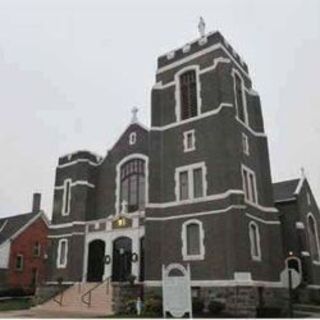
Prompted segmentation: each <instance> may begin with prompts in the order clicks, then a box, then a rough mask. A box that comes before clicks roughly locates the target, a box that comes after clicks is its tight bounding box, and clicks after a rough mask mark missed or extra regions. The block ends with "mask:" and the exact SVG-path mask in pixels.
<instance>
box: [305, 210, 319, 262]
mask: <svg viewBox="0 0 320 320" xmlns="http://www.w3.org/2000/svg"><path fill="white" fill-rule="evenodd" d="M309 218H311V219H312V220H313V222H314V227H315V233H316V234H315V237H316V246H317V248H316V250H317V251H318V258H319V260H313V261H312V262H313V264H320V244H319V230H318V222H317V220H316V219H315V217H314V215H313V214H312V212H309V213H308V214H307V224H308V229H307V232H308V240H309V247H310V248H311V241H310V237H311V235H310V223H309ZM310 252H311V250H310Z"/></svg>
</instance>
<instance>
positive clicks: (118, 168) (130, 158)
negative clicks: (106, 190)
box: [115, 153, 149, 214]
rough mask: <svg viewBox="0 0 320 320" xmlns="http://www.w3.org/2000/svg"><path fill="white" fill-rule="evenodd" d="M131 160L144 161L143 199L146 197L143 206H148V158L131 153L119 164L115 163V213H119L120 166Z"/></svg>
mask: <svg viewBox="0 0 320 320" xmlns="http://www.w3.org/2000/svg"><path fill="white" fill-rule="evenodd" d="M132 159H142V160H144V161H145V182H146V184H145V197H146V202H145V206H147V205H148V203H149V157H148V156H146V155H144V154H142V153H132V154H130V155H128V156H126V157H124V158H122V159H121V161H120V162H118V163H117V166H116V181H115V183H116V188H115V199H116V200H115V213H116V214H117V213H120V185H121V183H120V170H121V166H122V165H123V164H124V163H125V162H127V161H129V160H132Z"/></svg>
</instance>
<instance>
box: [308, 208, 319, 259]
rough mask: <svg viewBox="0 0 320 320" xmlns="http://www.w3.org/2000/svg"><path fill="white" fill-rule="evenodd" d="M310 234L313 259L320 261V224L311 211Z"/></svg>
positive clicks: (309, 216)
mask: <svg viewBox="0 0 320 320" xmlns="http://www.w3.org/2000/svg"><path fill="white" fill-rule="evenodd" d="M308 235H309V243H310V253H311V257H312V260H313V261H318V262H320V253H319V251H320V250H319V237H318V224H317V221H316V220H315V218H314V216H313V215H312V214H311V213H309V215H308Z"/></svg>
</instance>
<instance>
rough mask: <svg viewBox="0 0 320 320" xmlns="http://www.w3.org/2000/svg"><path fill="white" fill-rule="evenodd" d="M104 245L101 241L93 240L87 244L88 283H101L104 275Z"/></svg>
mask: <svg viewBox="0 0 320 320" xmlns="http://www.w3.org/2000/svg"><path fill="white" fill-rule="evenodd" d="M105 246H106V245H105V243H104V241H102V240H94V241H92V242H90V244H89V252H88V273H87V281H88V282H100V281H102V278H103V274H104V252H105Z"/></svg>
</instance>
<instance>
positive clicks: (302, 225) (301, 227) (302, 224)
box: [296, 221, 305, 230]
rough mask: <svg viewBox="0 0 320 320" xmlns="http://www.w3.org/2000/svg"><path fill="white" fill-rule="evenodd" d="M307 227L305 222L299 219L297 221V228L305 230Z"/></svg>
mask: <svg viewBox="0 0 320 320" xmlns="http://www.w3.org/2000/svg"><path fill="white" fill-rule="evenodd" d="M304 228H305V227H304V223H303V222H301V221H297V222H296V229H299V230H303V229H304Z"/></svg>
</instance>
